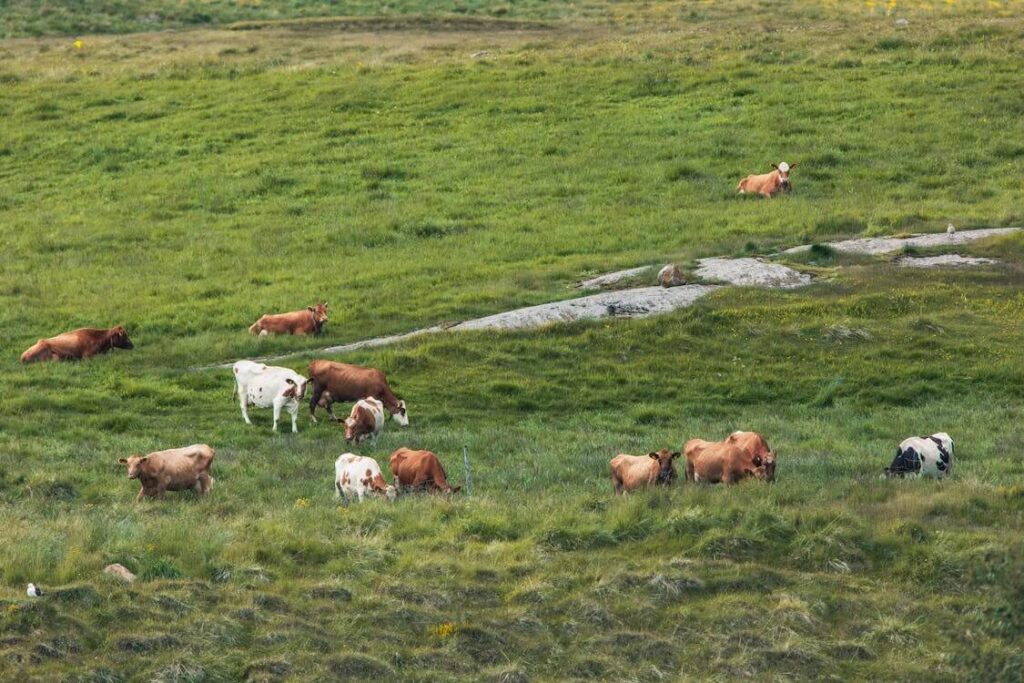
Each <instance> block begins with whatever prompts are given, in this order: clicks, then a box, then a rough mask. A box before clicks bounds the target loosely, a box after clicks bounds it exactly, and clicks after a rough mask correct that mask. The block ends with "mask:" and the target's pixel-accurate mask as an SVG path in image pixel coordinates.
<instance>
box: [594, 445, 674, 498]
mask: <svg viewBox="0 0 1024 683" xmlns="http://www.w3.org/2000/svg"><path fill="white" fill-rule="evenodd" d="M679 455H680V454H679V453H671V452H669V450H668V449H667V448H662V449H661V450H660V451H657V452H655V451H651V452H650V453H648V454H647V455H626V454H624V453H623V454H620V455H616V456H615V457H614V458H612V460H611V462H610V463H609V464H610V465H611V469H612V486H613V487H614V488H615V493H616V494H622V493H623V492H625V491H635V490H636V489H642V488H647V487H650V486H655V485H660V486H668V485H670V484H671V483H672V482H674V481H675V480H676V476H677V475H676V465H675V461H676V459H677V458H678V457H679Z"/></svg>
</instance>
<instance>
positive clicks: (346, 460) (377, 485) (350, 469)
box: [334, 453, 398, 505]
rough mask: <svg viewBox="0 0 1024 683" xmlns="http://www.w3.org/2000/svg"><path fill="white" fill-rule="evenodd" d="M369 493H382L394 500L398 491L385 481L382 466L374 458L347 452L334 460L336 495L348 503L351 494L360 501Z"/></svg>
mask: <svg viewBox="0 0 1024 683" xmlns="http://www.w3.org/2000/svg"><path fill="white" fill-rule="evenodd" d="M367 494H374V495H382V496H384V497H386V498H387V499H388V500H394V499H395V498H396V497H397V496H398V491H397V490H396V489H395V487H394V486H391V485H390V484H388V483H387V482H386V481H384V475H382V474H381V473H380V466H379V465H378V464H377V461H376V460H374V459H373V458H367V457H365V456H362V455H355V454H353V453H345V454H343V455H340V456H338V459H337V460H336V461H335V462H334V495H335V497H337V498H341V499H342V500H344V501H345V504H346V505H347V504H348V499H349V496H355V497H356V498H357V499H358V500H359V502H360V503H362V502H363V496H365V495H367Z"/></svg>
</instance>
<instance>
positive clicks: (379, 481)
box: [363, 470, 398, 500]
mask: <svg viewBox="0 0 1024 683" xmlns="http://www.w3.org/2000/svg"><path fill="white" fill-rule="evenodd" d="M363 486H366V487H369V489H370V491H372V492H373V493H375V494H377V495H379V496H384V497H385V498H387V499H388V500H394V499H395V498H398V489H396V488H395V487H394V486H392V485H391V484H388V483H387V482H385V481H384V477H383V476H381V475H380V474H373V473H372V472H370V470H366V479H364V480H363Z"/></svg>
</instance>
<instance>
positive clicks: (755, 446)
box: [683, 432, 775, 484]
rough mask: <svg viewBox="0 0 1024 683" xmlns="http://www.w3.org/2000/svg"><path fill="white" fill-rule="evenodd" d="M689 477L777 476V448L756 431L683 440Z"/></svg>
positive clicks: (722, 479) (706, 479) (730, 479)
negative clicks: (723, 436)
mask: <svg viewBox="0 0 1024 683" xmlns="http://www.w3.org/2000/svg"><path fill="white" fill-rule="evenodd" d="M683 453H685V454H686V479H687V481H694V482H706V483H710V484H717V483H719V482H721V483H724V484H733V483H736V482H738V481H740V480H742V479H746V478H748V477H753V478H755V479H761V480H763V481H774V480H775V451H773V450H771V449H770V448H769V447H768V442H767V441H765V439H764V437H763V436H761V435H760V434H758V433H757V432H733V433H732V434H730V435H729V438H727V439H726V440H725V441H704V440H703V439H690V440H689V441H687V442H686V443H685V444H683Z"/></svg>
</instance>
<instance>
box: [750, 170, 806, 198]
mask: <svg viewBox="0 0 1024 683" xmlns="http://www.w3.org/2000/svg"><path fill="white" fill-rule="evenodd" d="M772 167H773V168H774V169H775V170H774V171H772V172H771V173H763V174H761V175H748V176H747V177H746V178H744V179H743V180H741V181H740V184H739V185H737V186H736V190H737V191H739V193H740V194H746V193H747V192H756V193H757V194H759V195H761V196H762V197H765V198H766V199H770V198H771V196H772V195H775V194H778V193H779V192H789V191H790V190H791V189H792V188H793V186H792V185H790V183H789V172H790V171H791V170H792V169H794V168H796V164H793V165H792V166H790V165H789V164H787V163H786V162H785V161H783V162H782V163H781V164H779V165H777V166H776V165H775V164H772Z"/></svg>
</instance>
